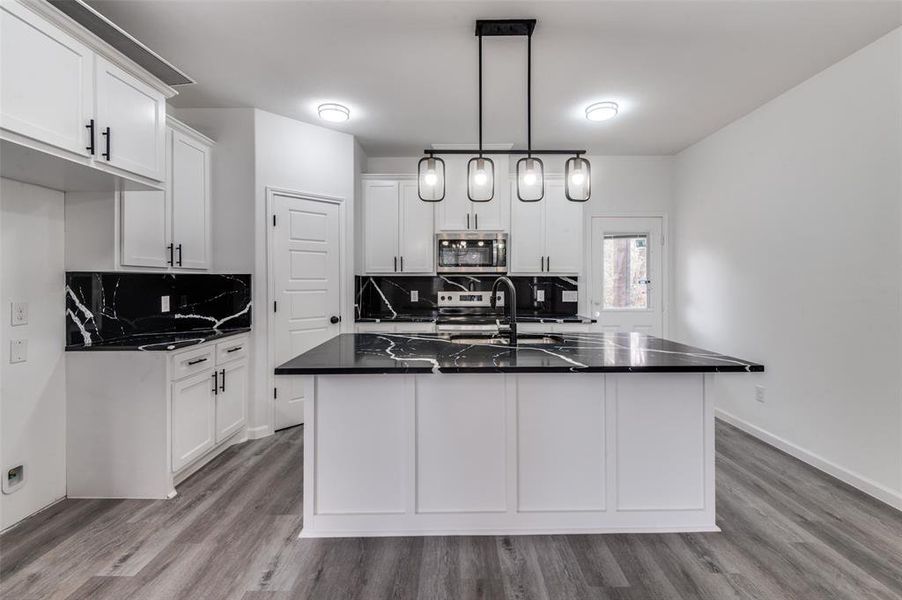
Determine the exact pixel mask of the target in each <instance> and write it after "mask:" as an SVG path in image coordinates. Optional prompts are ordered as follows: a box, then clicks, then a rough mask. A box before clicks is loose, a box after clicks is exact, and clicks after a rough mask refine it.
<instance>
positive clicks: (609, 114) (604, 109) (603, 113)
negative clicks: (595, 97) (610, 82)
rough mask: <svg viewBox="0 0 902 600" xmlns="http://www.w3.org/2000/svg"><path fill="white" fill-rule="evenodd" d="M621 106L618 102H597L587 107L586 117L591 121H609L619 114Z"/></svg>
mask: <svg viewBox="0 0 902 600" xmlns="http://www.w3.org/2000/svg"><path fill="white" fill-rule="evenodd" d="M618 110H620V107H619V106H617V103H616V102H596V103H595V104H590V105H589V106H587V107H586V118H587V119H589V120H590V121H607V120H608V119H613V118H614V117H616V116H617V111H618Z"/></svg>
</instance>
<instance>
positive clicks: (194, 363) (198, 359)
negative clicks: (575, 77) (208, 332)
mask: <svg viewBox="0 0 902 600" xmlns="http://www.w3.org/2000/svg"><path fill="white" fill-rule="evenodd" d="M206 360H207V357H206V356H205V357H203V358H195V359H194V360H189V361H188V366H189V367H190V366H191V365H197V364H200V363H202V362H206Z"/></svg>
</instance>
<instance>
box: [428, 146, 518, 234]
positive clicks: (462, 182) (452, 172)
mask: <svg viewBox="0 0 902 600" xmlns="http://www.w3.org/2000/svg"><path fill="white" fill-rule="evenodd" d="M442 158H443V159H444V161H445V199H444V200H442V201H441V202H437V203H435V204H436V208H435V217H436V230H438V231H468V230H469V231H476V230H479V231H504V230H507V228H508V219H509V217H508V205H509V202H510V196H509V195H508V194H509V184H508V181H509V174H508V160H507V157H506V156H504V155H501V157H499V156H495V157H493V158H492V160H493V161H494V162H495V197H494V198H492V199H491V200H489V201H488V202H471V201H470V199H469V197H468V196H467V161H468V160H469V159H470V158H471V157H470V156H444V157H442Z"/></svg>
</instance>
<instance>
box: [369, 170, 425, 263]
mask: <svg viewBox="0 0 902 600" xmlns="http://www.w3.org/2000/svg"><path fill="white" fill-rule="evenodd" d="M363 213H364V214H363V223H364V226H363V237H364V271H365V272H366V273H370V274H378V273H432V272H434V271H435V263H434V259H433V244H434V233H435V229H434V215H433V208H432V204H430V203H428V202H423V201H422V200H420V198H419V195H418V193H417V183H416V181H415V180H413V181H411V180H396V179H372V180H366V181H364V182H363Z"/></svg>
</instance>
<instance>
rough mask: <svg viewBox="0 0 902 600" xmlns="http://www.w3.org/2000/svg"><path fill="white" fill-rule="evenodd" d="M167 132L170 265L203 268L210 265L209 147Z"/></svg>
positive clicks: (170, 131) (187, 137)
mask: <svg viewBox="0 0 902 600" xmlns="http://www.w3.org/2000/svg"><path fill="white" fill-rule="evenodd" d="M168 136H169V143H170V144H171V146H170V159H169V160H170V165H169V190H170V197H171V198H172V201H171V205H172V243H173V244H175V252H174V253H175V265H174V266H176V267H178V268H182V269H207V268H209V266H210V256H209V252H210V239H209V235H210V179H211V177H210V147H209V146H208V145H206V144H204V143H201V142H199V141H198V140H195V139H194V138H191V137H189V136H187V135H185V134H183V133H181V132H179V131H174V130H169V131H168Z"/></svg>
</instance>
